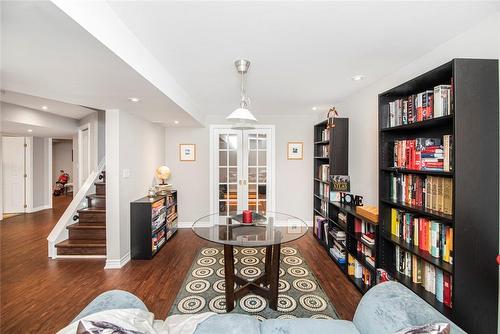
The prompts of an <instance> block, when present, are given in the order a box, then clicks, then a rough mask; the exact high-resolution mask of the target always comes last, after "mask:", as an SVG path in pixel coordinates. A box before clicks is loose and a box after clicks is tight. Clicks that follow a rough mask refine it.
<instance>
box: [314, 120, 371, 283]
mask: <svg viewBox="0 0 500 334" xmlns="http://www.w3.org/2000/svg"><path fill="white" fill-rule="evenodd" d="M326 128H327V121H323V122H321V123H318V124H316V125H315V126H314V194H313V203H314V209H313V211H314V212H313V223H314V224H313V234H314V236H315V238H316V240H318V242H319V243H320V244H321V245H322V246H323V247H324V249H325V251H326V253H327V254H328V255H329V256H330V258H331V259H332V261H333V262H334V263H335V264H337V265H338V266H339V268H340V270H341V271H342V272H343V273H344V274H345V275H346V277H347V278H348V279H349V280H350V281H351V282H352V283H353V284H354V286H355V287H356V288H357V289H358V290H359V291H360V292H361V293H365V292H366V291H368V289H370V287H372V286H373V285H374V284H375V280H376V251H377V245H376V242H377V239H378V238H377V237H376V236H377V233H378V224H377V222H373V221H370V220H369V219H367V218H365V217H362V216H361V215H358V214H357V213H356V209H355V207H354V206H349V205H343V204H340V203H339V202H334V201H332V200H331V199H330V191H329V176H330V175H348V169H349V166H348V146H349V145H348V143H349V120H348V119H347V118H336V119H335V127H334V128H331V129H328V130H326ZM325 147H327V148H325ZM322 168H325V170H322ZM342 217H343V220H342V219H341V218H342ZM317 218H319V219H321V220H322V221H321V224H318V221H317ZM356 223H358V225H359V224H362V225H364V226H365V227H366V228H367V229H369V230H370V231H373V232H374V233H375V238H374V240H373V242H372V243H370V242H367V241H366V240H365V239H364V238H363V233H361V232H359V231H357V230H356ZM318 225H320V231H318ZM335 231H337V232H340V233H343V234H344V235H345V237H344V238H342V240H340V239H339V238H338V237H336V234H335ZM335 243H337V245H338V246H337V248H341V249H342V250H343V252H344V256H340V257H339V258H337V257H335V255H334V254H333V253H332V250H333V248H334V245H335ZM363 251H364V252H365V253H366V252H367V251H368V252H370V254H371V255H372V261H373V262H371V263H370V262H369V261H368V260H367V257H366V255H365V254H364V253H363ZM340 259H343V261H340ZM356 268H357V269H356ZM356 272H357V274H356ZM358 274H361V277H360V276H359V275H358ZM368 281H369V282H370V283H369V284H366V282H368Z"/></svg>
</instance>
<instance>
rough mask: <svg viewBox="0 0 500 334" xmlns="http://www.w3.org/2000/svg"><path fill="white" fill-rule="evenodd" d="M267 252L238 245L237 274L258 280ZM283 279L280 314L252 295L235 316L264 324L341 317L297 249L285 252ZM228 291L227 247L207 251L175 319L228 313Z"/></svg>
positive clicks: (187, 281) (193, 272) (188, 282)
mask: <svg viewBox="0 0 500 334" xmlns="http://www.w3.org/2000/svg"><path fill="white" fill-rule="evenodd" d="M265 254H266V249H265V248H236V247H235V248H234V257H235V261H234V262H235V272H236V273H237V274H238V275H241V276H242V277H244V278H246V279H247V280H251V279H255V278H256V277H258V276H259V275H261V274H262V273H263V272H264V261H265ZM279 276H280V279H279V286H278V289H279V295H278V310H277V311H274V310H272V309H270V308H269V305H268V301H267V300H266V299H265V298H262V297H260V296H257V295H255V294H248V295H246V296H244V297H242V298H241V299H240V300H237V301H236V302H235V309H234V310H233V311H232V312H231V313H241V314H250V315H253V316H255V317H256V318H257V319H259V320H263V319H274V318H278V319H294V318H314V319H338V318H339V317H338V315H337V313H336V311H335V308H334V307H333V305H332V304H331V303H330V301H329V300H328V297H327V296H326V295H325V293H324V292H323V290H322V289H321V287H320V285H319V284H318V281H317V280H316V277H314V275H313V274H312V272H311V270H310V269H309V267H308V266H307V264H306V261H305V260H304V259H303V258H302V256H301V254H300V253H299V251H298V250H297V249H296V248H294V247H282V248H281V258H280V273H279ZM235 287H236V285H235ZM225 288H226V284H225V282H224V252H223V249H222V248H220V247H210V248H203V249H202V250H201V251H200V252H199V254H198V255H197V257H196V259H195V260H194V261H193V265H192V266H191V269H190V270H189V273H188V275H187V277H186V279H185V280H184V283H183V285H182V288H181V291H180V292H179V294H178V295H177V298H176V300H175V303H174V305H173V306H172V309H171V310H170V313H169V315H172V314H193V313H202V312H209V311H211V312H216V313H226V298H225V295H224V291H225Z"/></svg>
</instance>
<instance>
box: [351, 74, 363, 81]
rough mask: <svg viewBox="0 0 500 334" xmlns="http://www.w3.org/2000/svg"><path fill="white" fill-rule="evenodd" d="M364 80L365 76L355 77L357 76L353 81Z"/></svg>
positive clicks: (358, 75)
mask: <svg viewBox="0 0 500 334" xmlns="http://www.w3.org/2000/svg"><path fill="white" fill-rule="evenodd" d="M364 78H365V76H364V75H362V74H357V75H355V76H353V77H352V80H354V81H360V80H363V79H364Z"/></svg>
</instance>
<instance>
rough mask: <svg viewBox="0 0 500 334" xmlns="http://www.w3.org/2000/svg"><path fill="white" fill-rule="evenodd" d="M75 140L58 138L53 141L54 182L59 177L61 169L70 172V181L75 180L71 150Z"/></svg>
mask: <svg viewBox="0 0 500 334" xmlns="http://www.w3.org/2000/svg"><path fill="white" fill-rule="evenodd" d="M72 150H73V141H72V140H70V139H68V140H58V141H54V142H53V143H52V184H54V183H55V182H56V181H57V179H58V178H59V174H60V173H59V171H60V170H61V169H63V170H64V172H66V173H68V174H69V182H73V174H74V173H73V161H71V151H72Z"/></svg>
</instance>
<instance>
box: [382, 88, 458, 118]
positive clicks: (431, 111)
mask: <svg viewBox="0 0 500 334" xmlns="http://www.w3.org/2000/svg"><path fill="white" fill-rule="evenodd" d="M452 99H453V96H452V88H451V85H439V86H436V87H434V90H426V91H424V92H421V93H418V94H413V95H410V96H407V97H404V98H401V99H397V100H395V101H392V102H389V110H388V112H389V115H388V117H387V120H388V124H386V126H388V127H392V126H399V125H405V124H411V123H416V122H421V121H424V120H427V119H432V118H437V117H442V116H446V115H450V114H452V113H453V109H452V106H453V103H452Z"/></svg>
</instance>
